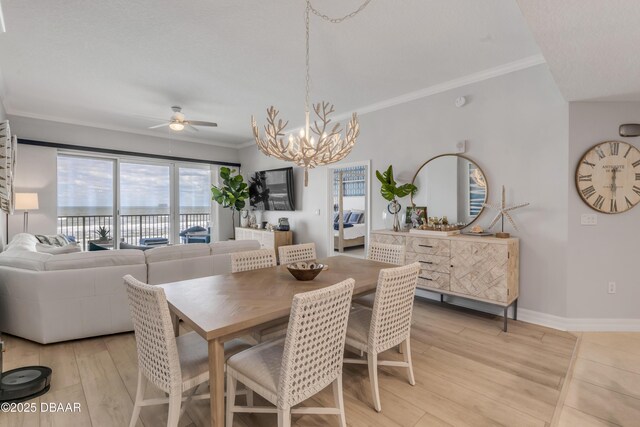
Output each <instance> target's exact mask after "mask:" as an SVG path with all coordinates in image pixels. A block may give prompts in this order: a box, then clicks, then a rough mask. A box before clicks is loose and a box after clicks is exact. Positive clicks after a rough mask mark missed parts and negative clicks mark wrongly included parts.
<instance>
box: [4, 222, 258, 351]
mask: <svg viewBox="0 0 640 427" xmlns="http://www.w3.org/2000/svg"><path fill="white" fill-rule="evenodd" d="M36 243H37V240H36V239H35V237H34V236H33V235H30V234H24V233H23V234H18V235H16V236H15V237H14V239H12V241H11V243H10V244H9V245H8V246H7V247H6V249H5V251H4V252H2V253H1V254H0V332H5V333H8V334H11V335H16V336H19V337H22V338H26V339H29V340H31V341H35V342H39V343H42V344H47V343H52V342H58V341H67V340H72V339H78V338H86V337H92V336H98V335H106V334H113V333H118V332H126V331H131V330H133V326H132V324H131V318H130V314H129V307H128V305H127V297H126V293H125V290H124V285H123V282H122V277H123V276H124V275H126V274H131V275H133V276H134V277H136V278H137V279H139V280H141V281H144V282H148V283H151V284H160V283H167V282H173V281H176V280H184V279H193V278H197V277H204V276H211V275H215V274H224V273H228V272H230V271H231V257H230V255H229V254H230V253H232V252H239V251H246V250H253V249H259V248H260V244H259V243H258V242H257V241H251V240H248V241H229V242H216V243H211V244H205V243H194V244H189V245H175V246H165V247H158V248H153V249H149V250H147V251H144V252H143V251H140V250H136V249H122V250H117V251H95V252H76V253H69V254H62V255H51V254H47V253H41V252H37V250H36Z"/></svg>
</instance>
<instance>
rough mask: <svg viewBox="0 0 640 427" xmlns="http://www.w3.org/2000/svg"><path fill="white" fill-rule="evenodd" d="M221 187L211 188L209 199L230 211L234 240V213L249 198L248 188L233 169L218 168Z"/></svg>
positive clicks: (213, 186) (241, 207) (242, 206)
mask: <svg viewBox="0 0 640 427" xmlns="http://www.w3.org/2000/svg"><path fill="white" fill-rule="evenodd" d="M220 178H221V179H222V185H220V186H219V187H218V186H215V185H212V186H211V199H212V200H213V201H215V202H216V203H218V204H219V205H221V206H222V207H223V208H229V209H231V221H232V224H233V238H234V239H235V238H236V218H235V213H236V211H239V210H240V209H243V208H244V206H245V200H247V199H248V198H249V187H248V186H247V183H246V182H244V178H242V175H240V174H239V173H236V170H235V169H229V168H227V167H221V168H220Z"/></svg>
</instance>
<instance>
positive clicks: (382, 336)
mask: <svg viewBox="0 0 640 427" xmlns="http://www.w3.org/2000/svg"><path fill="white" fill-rule="evenodd" d="M419 273H420V264H419V263H417V262H415V263H413V264H409V265H405V266H402V267H395V268H387V269H383V270H380V276H379V278H378V286H377V288H376V296H375V301H374V303H373V309H369V308H367V307H358V308H356V309H354V310H352V311H351V314H350V315H349V327H348V329H347V340H346V342H347V345H348V346H350V347H353V348H355V349H356V350H359V351H360V352H365V353H367V359H366V360H364V359H344V362H345V363H359V364H368V365H369V381H370V382H371V394H372V395H373V403H374V407H375V409H376V411H378V412H380V411H381V410H382V406H381V405H380V392H379V391H378V366H396V367H404V368H407V371H408V377H409V383H410V384H411V385H415V379H414V376H413V364H412V361H411V345H410V330H411V315H412V313H413V300H414V296H415V292H416V285H417V282H418V274H419ZM398 345H401V347H402V350H403V351H402V353H403V356H404V361H402V362H396V361H379V360H378V354H379V353H382V352H383V351H386V350H388V349H390V348H392V347H395V346H398Z"/></svg>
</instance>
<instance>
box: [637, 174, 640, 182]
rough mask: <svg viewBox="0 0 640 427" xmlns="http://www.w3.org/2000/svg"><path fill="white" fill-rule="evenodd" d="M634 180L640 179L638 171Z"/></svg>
mask: <svg viewBox="0 0 640 427" xmlns="http://www.w3.org/2000/svg"><path fill="white" fill-rule="evenodd" d="M636 181H640V173H637V174H636Z"/></svg>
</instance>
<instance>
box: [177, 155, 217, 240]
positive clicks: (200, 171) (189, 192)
mask: <svg viewBox="0 0 640 427" xmlns="http://www.w3.org/2000/svg"><path fill="white" fill-rule="evenodd" d="M176 170H177V176H178V197H177V198H178V202H179V208H178V212H179V219H178V223H179V224H180V234H181V236H180V237H181V241H182V242H184V243H187V241H195V242H206V241H208V240H210V237H209V239H207V238H206V236H210V234H211V229H210V227H211V224H210V219H211V169H210V168H209V167H208V166H201V167H198V166H192V165H189V166H186V165H176ZM196 229H198V230H201V229H204V230H203V231H195V230H196ZM198 233H199V234H198ZM187 234H190V235H191V236H188V235H187ZM201 236H205V237H201Z"/></svg>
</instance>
